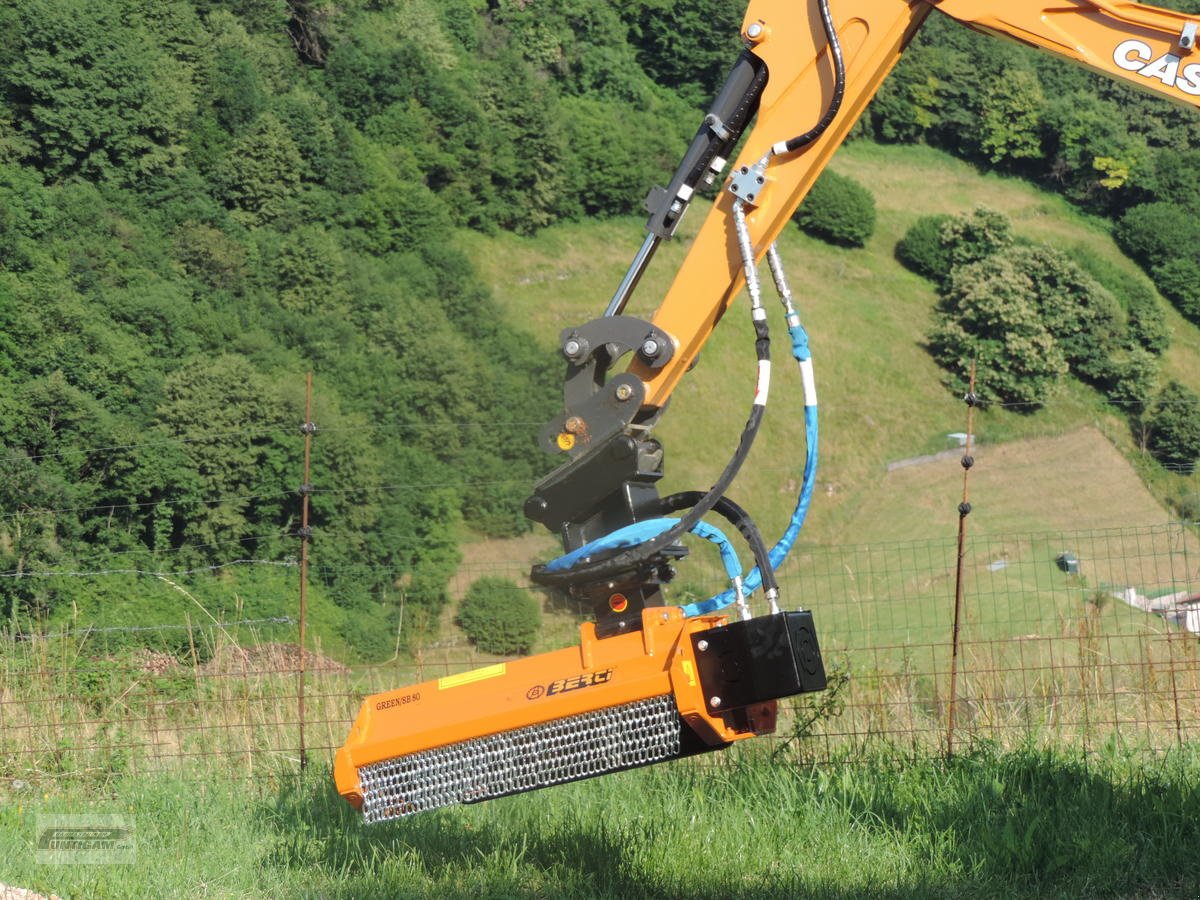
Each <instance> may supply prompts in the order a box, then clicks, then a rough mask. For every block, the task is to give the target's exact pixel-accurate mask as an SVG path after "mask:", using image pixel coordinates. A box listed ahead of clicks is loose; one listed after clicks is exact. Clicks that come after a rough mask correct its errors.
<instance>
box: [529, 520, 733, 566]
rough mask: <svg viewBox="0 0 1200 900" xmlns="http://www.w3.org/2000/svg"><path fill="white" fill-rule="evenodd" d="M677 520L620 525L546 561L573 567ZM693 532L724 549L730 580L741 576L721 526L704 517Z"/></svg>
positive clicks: (649, 535) (654, 533)
mask: <svg viewBox="0 0 1200 900" xmlns="http://www.w3.org/2000/svg"><path fill="white" fill-rule="evenodd" d="M678 522H679V520H678V519H646V520H645V521H644V522H634V523H633V524H632V525H626V526H625V527H624V528H618V529H617V530H616V531H614V532H612V533H610V534H606V535H604V537H601V538H597V539H596V540H594V541H590V542H588V543H587V544H584V545H583V546H582V547H580V548H578V549H577V550H572V551H571V552H570V553H566V554H564V555H562V556H560V557H558V558H557V559H552V560H551V561H550V562H548V563H546V571H548V572H559V571H562V570H563V569H569V568H571V566H573V565H574V564H575V563H576V562H577V561H578V560H580V559H583V557H585V556H592V555H594V554H596V553H604V552H605V551H609V550H619V549H621V548H622V547H631V546H634V545H636V544H641V543H643V542H645V541H648V540H650V539H651V538H654V537H657V536H658V535H660V534H662V533H663V532H664V531H666V530H667V529H668V528H670V527H672V526H673V525H675V524H676V523H678ZM691 532H692V534H694V535H696V536H697V537H702V538H704V539H705V540H706V541H708V542H709V543H711V544H715V545H716V547H717V549H718V550H719V551H720V552H721V562H722V563H723V564H724V565H725V573H726V574H727V575H728V576H729V578H730V580H732V579H735V578H741V577H742V563H741V560H739V559H738V556H737V553H736V552H735V551H734V549H733V544H732V543H731V542H730V540H729V538H727V537H726V536H725V535H724V533H722V531H721V530H720V529H719V528H717V527H715V526H713V525H709V524H708V523H707V522H705V521H704V520H701V521H699V522H697V523H696V524H695V525H693V526H692V528H691Z"/></svg>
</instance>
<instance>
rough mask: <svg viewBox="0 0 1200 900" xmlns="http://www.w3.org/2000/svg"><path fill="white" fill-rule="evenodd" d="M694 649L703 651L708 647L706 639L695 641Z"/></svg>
mask: <svg viewBox="0 0 1200 900" xmlns="http://www.w3.org/2000/svg"><path fill="white" fill-rule="evenodd" d="M696 649H697V650H699V651H700V652H701V653H703V652H704V651H705V650H707V649H708V641H697V642H696Z"/></svg>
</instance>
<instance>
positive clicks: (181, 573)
mask: <svg viewBox="0 0 1200 900" xmlns="http://www.w3.org/2000/svg"><path fill="white" fill-rule="evenodd" d="M244 565H255V566H276V567H279V568H289V569H294V568H298V567H299V565H300V563H299V562H297V561H296V560H295V559H292V558H290V557H289V558H288V559H284V560H276V559H234V560H230V561H229V562H223V563H214V564H213V565H211V566H196V567H195V568H192V569H180V570H178V571H174V572H155V571H151V570H148V569H97V570H95V571H92V572H63V571H43V572H0V578H12V579H16V578H93V577H97V576H101V575H146V576H149V577H152V578H168V577H169V578H182V577H185V576H187V575H199V574H201V573H202V572H216V571H219V570H221V569H229V568H232V567H233V566H244Z"/></svg>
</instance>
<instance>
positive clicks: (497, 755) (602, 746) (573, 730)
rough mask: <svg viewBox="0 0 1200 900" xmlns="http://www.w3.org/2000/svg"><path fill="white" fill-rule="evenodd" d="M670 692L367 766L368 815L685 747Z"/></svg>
mask: <svg viewBox="0 0 1200 900" xmlns="http://www.w3.org/2000/svg"><path fill="white" fill-rule="evenodd" d="M683 727H684V726H683V722H682V720H681V719H680V717H679V712H678V710H677V709H676V706H675V699H674V697H673V696H672V695H670V694H664V695H662V696H659V697H650V698H648V699H646V700H638V701H635V702H633V703H625V704H621V705H618V706H610V707H608V708H605V709H600V710H596V711H594V712H587V713H582V714H580V715H576V716H567V717H566V718H562V719H556V720H554V721H551V722H544V723H542V724H540V725H529V726H527V727H525V728H516V729H513V730H512V731H504V732H501V733H499V734H493V735H488V736H487V737H481V738H474V739H472V740H469V741H463V742H461V743H457V744H450V745H447V746H444V747H436V748H434V749H432V750H423V751H421V752H419V753H411V754H408V755H407V756H398V757H396V758H394V759H387V760H384V761H382V762H377V763H372V764H370V765H366V766H363V767H362V768H360V769H359V770H358V775H359V779H360V783H361V785H362V797H363V805H362V811H363V817H364V818H365V819H366V820H367V822H372V823H373V822H385V821H387V820H389V819H396V818H400V817H402V816H409V815H412V814H413V813H418V812H424V811H426V810H430V809H437V808H439V807H442V806H449V805H451V804H454V803H474V802H478V801H480V800H488V799H491V798H493V797H500V796H503V795H505V794H515V793H519V792H522V791H531V790H535V789H537V788H542V787H548V786H549V785H552V784H561V783H562V782H566V781H576V780H578V779H580V778H589V777H591V776H593V775H601V774H604V773H606V772H616V771H619V770H621V769H629V768H633V767H635V766H643V765H648V764H650V763H655V762H661V761H662V760H666V759H672V758H674V757H677V756H680V755H681V754H682V752H683V751H682V748H681V741H682V732H683Z"/></svg>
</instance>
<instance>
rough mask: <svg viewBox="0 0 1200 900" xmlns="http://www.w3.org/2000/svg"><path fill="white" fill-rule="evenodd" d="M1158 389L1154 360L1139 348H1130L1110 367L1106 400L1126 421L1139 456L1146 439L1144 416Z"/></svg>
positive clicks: (1147, 438) (1147, 423) (1147, 420)
mask: <svg viewBox="0 0 1200 900" xmlns="http://www.w3.org/2000/svg"><path fill="white" fill-rule="evenodd" d="M1158 385H1159V363H1158V358H1157V357H1156V356H1154V355H1153V354H1152V353H1150V352H1149V351H1147V350H1145V349H1143V348H1141V347H1134V348H1133V349H1132V350H1130V351H1129V352H1128V353H1127V354H1126V355H1125V357H1124V359H1121V360H1118V361H1117V362H1116V364H1115V365H1114V376H1113V379H1112V384H1111V386H1110V387H1109V389H1108V392H1107V393H1108V400H1109V402H1110V403H1112V404H1114V405H1115V406H1117V407H1119V408H1120V410H1121V411H1122V412H1124V413H1125V415H1126V416H1128V417H1129V427H1130V428H1131V429H1132V430H1133V433H1134V436H1135V437H1137V441H1138V446H1139V447H1141V449H1142V451H1143V452H1144V451H1145V450H1146V449H1147V447H1148V443H1149V439H1150V418H1149V416H1148V415H1147V413H1148V412H1149V411H1150V408H1151V406H1152V404H1153V402H1154V394H1155V392H1156V391H1157V390H1158Z"/></svg>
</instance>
